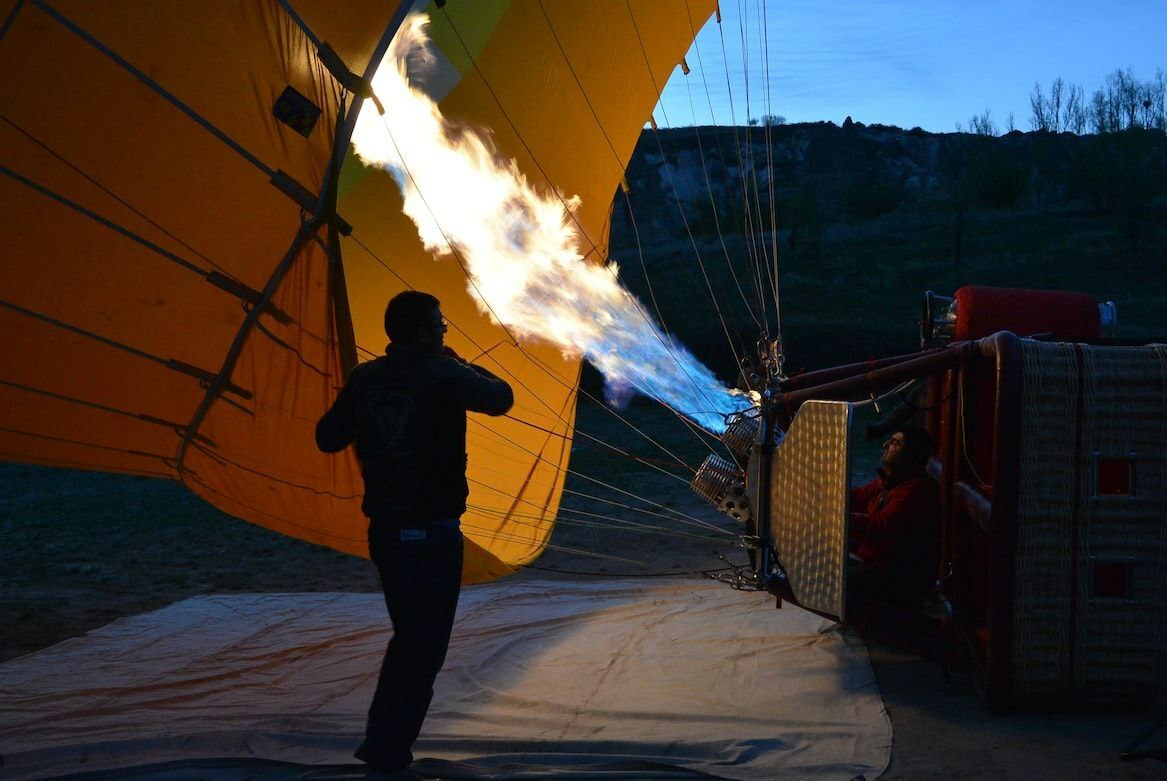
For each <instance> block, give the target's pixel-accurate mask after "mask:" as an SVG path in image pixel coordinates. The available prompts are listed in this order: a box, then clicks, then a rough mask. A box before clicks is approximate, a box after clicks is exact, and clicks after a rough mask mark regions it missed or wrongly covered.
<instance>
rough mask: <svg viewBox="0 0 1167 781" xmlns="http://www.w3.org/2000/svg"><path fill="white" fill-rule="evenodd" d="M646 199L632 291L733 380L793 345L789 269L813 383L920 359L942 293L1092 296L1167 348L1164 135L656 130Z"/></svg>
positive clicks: (618, 225)
mask: <svg viewBox="0 0 1167 781" xmlns="http://www.w3.org/2000/svg"><path fill="white" fill-rule="evenodd" d="M627 184H628V191H627V193H626V194H625V193H624V192H619V193H617V194H616V199H615V202H614V205H613V212H612V228H613V229H612V248H613V253H612V254H613V257H614V258H615V259H616V260H617V261H619V262H620V264H621V269H622V271H621V275H622V277H623V278H624V279H625V281H626V284H628V285H629V287H631V288H632V289H633V290H634V291H635V292H636V293H637V294H638V295H639V296H640V297H641V298H642V299H644V300H645V301H646V305H647V306H649V307H650V308H652V309H654V310H656V311H659V313H660V316H661V319H663V320H664V322H665V324H666V326H667V327H669V328H670V330H673V331H675V332H677V333H678V334H679V335H680V336H681V338H682V340H684V341H686V342H687V343H689V344H690V345H691V346H693V347H694V349H695V350H696V352H697V353H698V354H699V356H700V357H703V358H704V359H706V360H707V361H709V362H711V363H712V364H713V365H715V366H717V367H718V369H719V370H720V371H722V372H723V373H732V372H733V368H734V367H733V359H732V357H731V352H733V351H731V350H730V349H729V345H731V344H733V345H734V348H735V350H736V351H737V352H739V353H740V352H741V351H742V350H749V349H750V345H751V343H752V342H753V341H754V340H755V339H756V337H757V332H758V331H759V330H760V324H761V322H762V321H763V320H766V321H768V322H769V323H770V324H771V328H773V322H774V316H775V315H774V301H773V298H774V295H773V292H772V285H770V281H771V279H772V278H773V277H774V274H775V266H776V272H777V276H778V280H779V284H778V288H779V291H780V300H781V308H780V313H781V323H782V332H783V335H784V337H785V338H786V342H787V345H788V352H789V354H790V355H791V357H792V359H793V360H795V361H796V362H798V365H806V366H808V367H816V366H823V365H829V364H831V363H834V362H838V361H843V360H853V359H861V358H865V357H869V356H872V355H880V354H887V353H892V352H898V351H903V350H905V349H907V350H910V349H913V347H914V345H915V333H916V319H917V310H918V302H919V300H920V296H921V295H922V293H923V292H924V290H926V289H929V288H932V289H935V290H937V292H951V291H952V290H954V289H955V288H956V287H959V286H960V285H963V284H970V283H976V284H994V285H1002V286H1019V287H1041V288H1064V289H1079V290H1085V291H1086V292H1090V293H1092V294H1094V295H1096V296H1098V297H1099V298H1104V299H1114V300H1116V301H1117V302H1118V304H1119V312H1120V323H1121V324H1122V325H1123V330H1122V331H1121V334H1122V335H1125V336H1131V337H1136V336H1141V335H1146V334H1151V333H1154V334H1162V333H1164V332H1167V328H1162V327H1160V321H1161V317H1162V311H1163V304H1164V303H1165V296H1164V293H1163V292H1162V290H1163V289H1164V287H1165V286H1167V285H1165V284H1164V283H1167V279H1165V278H1164V273H1165V272H1164V269H1165V268H1167V230H1165V228H1164V226H1165V224H1167V219H1165V218H1167V136H1164V134H1163V133H1162V132H1160V131H1155V130H1152V131H1143V130H1130V131H1124V132H1122V133H1115V134H1107V135H1099V136H1076V135H1073V134H1070V133H1060V134H1057V133H1049V132H1033V133H1021V132H1016V131H1015V132H1012V133H1009V134H1008V135H1005V136H1001V137H991V136H979V135H972V134H964V133H950V134H933V133H927V132H925V131H923V130H920V129H918V128H917V129H914V130H902V129H900V128H896V127H887V126H882V125H871V126H865V125H863V124H862V123H858V122H851V121H850V120H848V121H847V122H845V123H844V124H843V126H841V127H840V126H837V125H835V124H833V123H829V122H820V123H813V124H800V125H779V126H774V127H751V128H729V127H717V128H714V127H702V128H682V129H675V130H661V131H645V133H644V135H643V136H642V137H641V139H640V143H639V145H638V146H637V149H636V153H635V155H634V157H633V159H632V161H631V164H630V165H629V169H628V174H627ZM771 228H773V230H771ZM775 258H777V261H776V262H775ZM642 262H643V266H642ZM702 272H704V273H702ZM759 279H760V280H761V285H759V284H758V280H759ZM1152 282H1156V284H1158V289H1153V288H1151V287H1148V284H1149V283H1152ZM759 291H760V292H759ZM654 299H655V303H653V301H654ZM721 319H724V320H725V322H726V326H725V328H723V327H722V326H721V324H720V320H721ZM726 331H728V332H729V336H728V338H727V336H726Z"/></svg>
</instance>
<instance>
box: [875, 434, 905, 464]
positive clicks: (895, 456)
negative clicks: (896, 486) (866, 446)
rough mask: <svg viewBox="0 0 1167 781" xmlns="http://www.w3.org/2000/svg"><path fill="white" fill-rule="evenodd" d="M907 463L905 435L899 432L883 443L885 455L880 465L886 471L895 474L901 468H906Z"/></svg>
mask: <svg viewBox="0 0 1167 781" xmlns="http://www.w3.org/2000/svg"><path fill="white" fill-rule="evenodd" d="M907 461H908V458H907V453H905V452H904V434H903V432H902V431H897V432H896V433H894V434H892V435H891V436H890V437H888V438H887V441H886V442H884V443H883V453H882V454H881V455H880V457H879V463H880V464H882V465H883V467H884V468H885V469H887V470H889V471H892V472H894V471H896V469H898V468H899V467H901V466H904V465H905V464H906V463H907Z"/></svg>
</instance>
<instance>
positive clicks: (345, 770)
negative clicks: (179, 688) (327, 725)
mask: <svg viewBox="0 0 1167 781" xmlns="http://www.w3.org/2000/svg"><path fill="white" fill-rule="evenodd" d="M533 759H534V760H542V761H532V760H533ZM579 759H580V758H579V757H578V756H566V755H564V756H554V755H548V756H546V757H532V756H531V755H523V756H521V757H515V756H510V755H506V754H503V755H499V756H491V757H486V758H483V759H476V760H472V761H463V762H451V761H448V760H441V759H421V760H418V761H417V762H415V763H414V765H413V768H414V769H415V770H417V771H418V772H419V773H421V774H422V775H423V776H424V777H425V778H427V779H435V780H436V781H537V780H538V779H543V778H554V779H565V780H566V779H605V780H611V779H642V778H643V779H654V778H661V779H681V780H683V779H717V778H721V776H714V775H709V774H708V773H702V772H699V771H696V770H687V769H685V768H680V767H676V766H674V765H666V764H661V763H659V762H651V761H647V760H638V759H630V758H623V759H616V758H613V759H611V760H609V761H604V762H581V761H579ZM365 777H366V776H365V766H364V765H301V764H296V763H294V762H276V761H274V760H265V759H256V758H241V759H187V760H177V761H174V762H158V763H155V764H151V765H140V766H138V767H129V768H117V769H112V770H101V771H96V772H91V773H76V774H71V775H67V776H57V777H56V778H58V779H71V780H73V781H102V780H104V779H129V780H131V781H175V779H199V781H204V780H205V781H244V780H245V779H246V781H351V780H352V779H364V778H365Z"/></svg>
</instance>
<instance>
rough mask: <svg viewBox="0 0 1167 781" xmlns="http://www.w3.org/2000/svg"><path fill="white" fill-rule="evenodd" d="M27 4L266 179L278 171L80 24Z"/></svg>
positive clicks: (39, 0) (37, 0)
mask: <svg viewBox="0 0 1167 781" xmlns="http://www.w3.org/2000/svg"><path fill="white" fill-rule="evenodd" d="M30 2H32V4H33V5H35V6H36V7H37V8H38V9H40V10H41V11H43V12H44V13H45V14H47V15H48V16H49V17H51V18H52V19H53V20H55V21H56V22H57V23H58V24H60V25H61V26H62V27H64V28H65V29H66V30H68V31H69V32H71V33H73V34H74V35H76V36H77V37H78V38H80V39H81V40H83V41H85V43H87V44H89V45H90V46H92V47H93V48H94V49H96V50H97V51H99V52H100V53H101V54H103V55H105V56H106V57H107V58H108V59H110V60H112V61H113V62H114V63H115V64H116V65H118V66H119V67H121V68H122V69H123V70H125V71H126V72H127V73H129V74H130V75H132V76H133V77H134V78H136V79H137V80H138V81H140V82H141V83H142V84H143V85H145V86H146V87H147V88H148V89H149V90H151V91H152V92H154V93H155V94H157V95H158V96H160V97H161V98H163V99H164V100H165V101H166V102H168V103H170V104H171V105H172V106H174V107H175V108H177V109H178V110H179V111H181V112H182V113H183V114H186V116H187V117H188V118H190V119H191V120H193V121H194V122H195V123H196V124H198V125H199V126H200V127H202V128H203V129H204V130H206V131H207V132H209V133H210V134H211V135H213V136H214V137H215V138H217V139H219V140H220V141H222V142H223V143H224V144H226V145H227V146H228V147H230V148H231V149H232V150H234V151H235V153H236V154H238V155H239V156H240V157H242V158H243V159H244V160H246V161H247V162H249V163H251V165H253V166H255V167H256V168H258V169H259V170H260V171H263V172H264V173H265V174H266V175H267V176H268V178H269V179H270V178H273V177H275V176H276V173H277V172H276V171H275V169H273V168H272V167H271V166H269V165H268V164H267V163H265V162H263V161H262V160H260V159H259V158H258V157H257V156H256V155H254V154H252V153H251V152H250V151H248V150H247V149H246V148H245V147H244V146H243V145H242V144H240V143H239V142H237V141H236V140H235V139H233V138H231V137H230V136H228V135H227V134H226V133H225V132H223V131H222V130H221V129H219V128H218V127H216V126H215V124H214V123H213V122H211V121H210V120H208V119H207V118H206V117H204V116H202V115H201V114H199V113H198V112H197V111H195V110H194V109H193V108H191V107H190V106H188V105H187V104H185V103H183V102H182V101H181V100H179V99H178V98H177V97H176V96H175V95H173V94H172V93H170V92H168V91H167V90H166V89H165V88H164V87H163V86H162V85H161V84H159V83H158V82H157V81H155V80H154V79H152V78H150V76H148V75H147V74H146V73H145V72H144V71H142V70H140V69H139V68H137V67H135V66H134V65H133V64H132V63H130V62H129V61H128V60H126V59H125V58H124V57H122V56H121V55H120V54H118V53H117V52H115V51H114V50H113V49H111V48H109V47H108V46H106V45H105V44H104V43H102V42H101V41H100V40H98V39H97V38H96V37H95V36H94V35H93V34H91V33H89V32H88V31H87V30H85V29H84V28H82V27H81V26H80V25H78V24H77V23H76V22H74V21H72V20H71V19H69V18H68V17H66V16H65V15H64V14H62V13H60V12H59V11H57V10H56V9H54V8H53V7H52V6H50V5H48V4H47V3H45V2H44V0H30Z"/></svg>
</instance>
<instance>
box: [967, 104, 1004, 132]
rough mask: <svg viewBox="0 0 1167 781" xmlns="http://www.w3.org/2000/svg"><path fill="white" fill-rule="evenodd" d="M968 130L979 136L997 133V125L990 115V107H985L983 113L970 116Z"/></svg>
mask: <svg viewBox="0 0 1167 781" xmlns="http://www.w3.org/2000/svg"><path fill="white" fill-rule="evenodd" d="M968 132H970V133H973V134H975V135H978V136H995V135H997V126H996V125H995V124H994V123H993V119H992V117H990V116H989V109H988V108H986V109H985V111H984V113H983V114H979V115H973V116H971V117H969V119H968Z"/></svg>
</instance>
